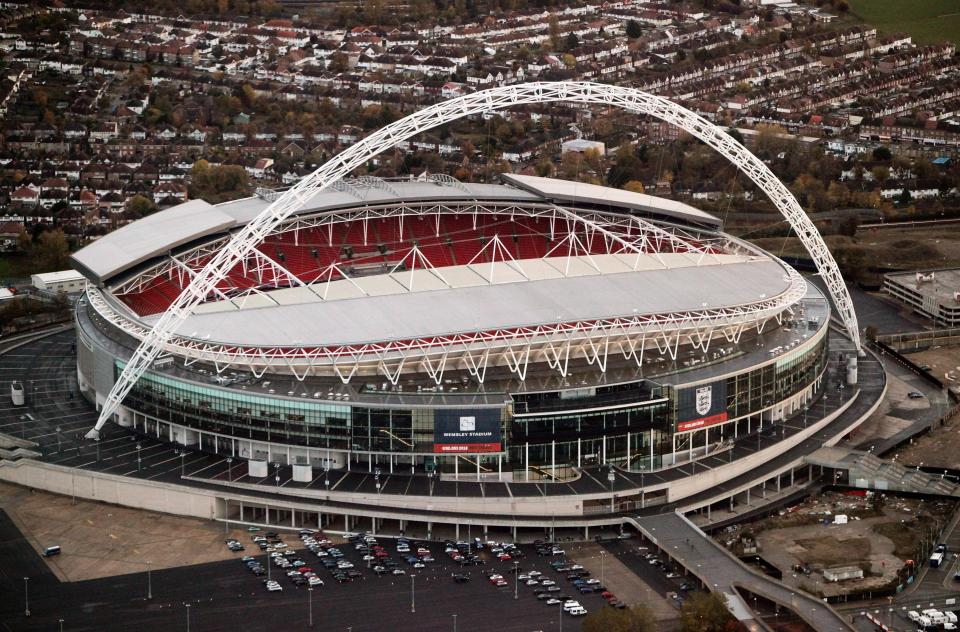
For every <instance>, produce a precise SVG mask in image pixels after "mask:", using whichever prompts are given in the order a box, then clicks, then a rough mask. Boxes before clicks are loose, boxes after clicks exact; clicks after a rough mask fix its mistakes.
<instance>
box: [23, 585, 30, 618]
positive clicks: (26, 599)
mask: <svg viewBox="0 0 960 632" xmlns="http://www.w3.org/2000/svg"><path fill="white" fill-rule="evenodd" d="M23 616H25V617H29V616H30V578H29V577H24V578H23Z"/></svg>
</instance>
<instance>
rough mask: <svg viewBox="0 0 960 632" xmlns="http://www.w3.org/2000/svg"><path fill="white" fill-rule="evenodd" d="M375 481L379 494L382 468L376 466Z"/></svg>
mask: <svg viewBox="0 0 960 632" xmlns="http://www.w3.org/2000/svg"><path fill="white" fill-rule="evenodd" d="M373 483H374V485H376V487H377V494H379V493H380V468H379V467H378V468H376V469H375V470H374V471H373Z"/></svg>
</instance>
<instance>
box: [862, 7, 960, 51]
mask: <svg viewBox="0 0 960 632" xmlns="http://www.w3.org/2000/svg"><path fill="white" fill-rule="evenodd" d="M848 2H849V4H850V7H851V9H852V11H853V13H854V14H855V15H856V16H857V17H859V18H861V19H862V20H863V21H864V22H867V23H868V24H871V25H873V26H875V27H877V29H878V30H880V31H881V32H883V33H895V32H898V31H903V32H906V33H909V34H910V36H911V37H913V41H914V42H916V43H918V44H934V43H938V42H947V41H950V42H953V43H955V44H960V3H958V2H957V0H848Z"/></svg>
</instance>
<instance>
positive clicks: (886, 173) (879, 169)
mask: <svg viewBox="0 0 960 632" xmlns="http://www.w3.org/2000/svg"><path fill="white" fill-rule="evenodd" d="M870 173H872V174H873V179H874V180H876V181H877V182H879V183H880V184H881V185H882V184H883V183H884V182H886V181H887V180H888V179H889V178H890V169H888V168H887V167H884V166H883V165H877V166H876V167H874V168H873V169H871V170H870Z"/></svg>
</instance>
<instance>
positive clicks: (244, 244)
mask: <svg viewBox="0 0 960 632" xmlns="http://www.w3.org/2000/svg"><path fill="white" fill-rule="evenodd" d="M549 102H568V103H579V104H596V105H602V106H608V107H618V108H622V109H624V110H627V111H629V112H634V113H637V114H642V115H649V116H653V117H655V118H658V119H661V120H663V121H666V122H668V123H671V124H673V125H676V126H677V127H679V128H681V129H683V130H684V131H686V132H687V133H689V134H691V135H692V136H694V137H696V138H697V139H699V140H701V141H702V142H704V143H705V144H707V145H709V146H710V147H713V148H714V149H715V150H717V151H718V152H719V153H720V154H721V155H723V156H724V157H725V158H727V159H728V160H729V161H730V162H732V163H733V164H735V165H736V166H737V168H738V170H739V171H742V172H743V173H744V174H745V175H746V176H747V177H749V178H750V179H751V180H752V181H753V182H754V183H755V184H756V185H757V186H758V187H759V188H760V189H761V190H763V191H764V193H766V194H767V196H768V197H769V198H770V200H771V201H772V202H773V203H774V205H775V206H776V207H777V209H778V210H779V211H780V212H781V213H782V214H783V215H784V217H785V218H786V219H787V221H788V222H789V224H790V226H791V228H792V229H793V230H794V231H795V232H796V234H797V236H798V237H799V239H800V241H801V242H802V243H803V245H804V247H806V249H807V250H808V251H809V253H810V255H811V257H812V258H813V260H814V261H815V263H816V264H817V269H818V270H819V272H820V275H821V276H822V278H823V280H824V281H825V283H826V285H827V289H828V291H829V293H830V295H831V297H832V298H833V301H834V303H835V305H836V307H837V311H838V313H839V316H840V318H841V320H842V321H843V323H844V325H845V326H846V328H847V331H848V334H849V335H850V337H851V339H852V341H853V343H854V345H855V346H856V348H857V349H858V350H859V348H860V339H859V330H858V325H857V319H856V314H855V313H854V310H853V303H852V301H851V299H850V295H849V293H848V292H847V289H846V286H845V285H844V283H843V278H842V276H841V275H840V271H839V269H838V268H837V264H836V262H835V261H834V260H833V257H832V256H831V255H830V252H829V250H828V249H827V247H826V244H825V243H824V242H823V239H822V238H821V237H820V234H819V233H818V232H817V229H816V227H815V226H814V225H813V222H811V221H810V219H809V217H807V215H806V213H805V212H804V211H803V209H802V208H801V207H800V205H799V204H798V203H797V201H796V199H795V198H794V197H793V195H792V194H791V193H790V191H789V190H788V189H787V187H786V186H785V185H784V184H783V183H782V182H780V180H778V179H777V177H776V176H775V175H774V174H773V173H772V172H771V171H770V169H769V168H767V166H766V165H765V164H764V163H763V162H762V161H761V160H759V159H758V158H757V157H756V156H754V155H753V154H751V153H750V152H749V151H748V150H747V149H746V148H745V147H744V146H743V145H741V144H740V143H738V142H737V141H736V140H734V139H733V138H731V137H730V136H729V135H728V134H726V132H724V131H723V130H722V129H721V128H719V127H717V126H715V125H714V124H712V123H710V122H709V121H707V120H706V119H704V118H702V117H701V116H699V115H697V114H696V113H694V112H691V111H690V110H687V109H686V108H684V107H682V106H680V105H677V104H676V103H673V102H671V101H669V100H667V99H665V98H663V97H659V96H656V95H652V94H647V93H645V92H642V91H640V90H636V89H633V88H626V87H620V86H613V85H605V84H597V83H591V82H572V81H560V82H536V83H528V84H519V85H511V86H501V87H498V88H491V89H488V90H482V91H479V92H475V93H473V94H469V95H465V96H462V97H458V98H455V99H451V100H449V101H445V102H442V103H437V104H434V105H431V106H429V107H426V108H424V109H422V110H420V111H418V112H415V113H413V114H410V115H409V116H407V117H405V118H402V119H400V120H398V121H395V122H394V123H391V124H389V125H387V126H385V127H383V128H381V129H379V130H377V131H376V132H374V133H373V134H370V135H369V136H367V137H365V138H364V139H362V140H361V141H359V142H357V143H356V144H354V145H353V146H351V147H349V148H347V149H346V150H344V151H343V152H341V153H340V154H338V155H337V156H335V157H334V158H333V159H331V160H330V161H328V162H327V163H325V164H324V165H322V166H321V167H319V168H318V169H317V170H316V171H314V172H313V173H311V174H310V175H308V176H306V177H305V178H303V179H302V180H300V181H299V182H298V183H297V184H295V185H294V186H293V187H291V188H290V189H289V190H288V191H287V192H285V193H284V194H283V195H282V196H280V198H278V199H277V200H275V201H274V202H272V203H271V204H270V205H269V206H268V207H267V208H266V209H264V211H263V212H261V213H260V214H259V215H258V216H257V217H255V218H254V219H253V220H252V221H250V222H249V223H248V224H247V225H246V226H244V228H243V229H241V230H240V231H238V232H237V233H236V234H235V235H234V236H233V237H232V238H231V239H230V241H229V242H228V243H227V244H226V245H225V246H224V247H223V248H222V249H220V250H219V251H218V252H217V253H216V254H215V255H214V256H213V257H212V258H211V259H210V260H209V261H208V262H207V264H206V265H205V266H204V268H203V269H202V270H201V271H200V272H199V273H198V274H197V275H195V276H194V277H193V278H192V280H191V281H190V284H189V285H188V286H187V287H186V288H185V289H184V290H183V291H182V292H181V293H180V295H179V296H178V297H177V299H176V300H175V301H174V302H173V303H172V304H171V305H170V307H169V308H168V309H167V311H166V312H164V313H163V315H162V316H161V317H160V319H159V320H158V321H157V323H156V324H155V325H154V327H153V329H152V330H151V331H150V333H149V335H147V336H145V337H144V338H143V340H142V342H141V343H140V345H139V346H138V347H137V350H136V351H135V352H134V354H133V356H132V357H131V358H130V361H129V362H128V363H127V364H126V366H125V367H124V369H123V372H122V373H121V375H120V377H119V379H118V380H117V382H116V383H115V384H114V386H113V388H112V389H111V390H110V393H109V394H108V395H107V398H106V400H105V401H104V404H103V407H102V408H101V411H100V416H99V418H98V419H97V423H96V425H95V427H94V428H93V429H92V430H91V431H90V432H89V433H88V436H89V437H91V438H92V437H96V436H98V434H99V429H100V428H102V427H103V424H104V423H106V421H107V420H108V419H110V418H111V417H112V416H113V414H114V413H115V412H116V411H117V408H118V407H119V406H120V404H121V403H122V402H123V399H124V398H125V397H126V396H127V394H128V393H129V392H130V389H132V388H133V386H134V384H135V383H136V382H137V380H138V379H139V378H140V376H141V375H143V373H144V372H145V371H146V370H147V369H148V368H149V367H150V365H151V364H152V363H153V361H154V360H155V359H156V358H157V356H158V355H159V354H160V353H161V352H162V350H163V349H164V347H165V346H166V345H167V343H169V342H170V340H171V338H172V337H173V333H174V331H175V330H176V329H177V328H178V327H179V326H180V325H181V324H182V323H183V321H184V320H186V318H187V317H188V316H189V315H190V313H191V312H192V310H193V309H194V308H195V307H196V306H197V305H199V304H200V303H202V302H203V301H205V300H206V299H207V297H208V296H210V295H211V294H215V289H216V288H217V285H218V284H219V283H220V282H221V281H222V280H223V278H224V277H225V276H226V275H227V274H228V273H229V272H230V270H232V269H233V268H234V267H235V266H236V265H237V264H239V263H240V262H242V261H243V260H245V259H246V258H247V257H248V256H249V255H250V252H251V251H252V250H254V249H255V248H256V247H257V245H258V244H260V243H261V242H262V241H263V240H264V239H265V238H266V237H267V236H268V235H270V234H271V233H272V232H274V231H275V230H276V228H277V227H278V226H280V225H281V224H282V223H283V222H284V220H286V219H287V218H288V217H289V216H290V215H291V214H292V213H294V212H295V211H296V210H297V209H300V208H302V207H303V206H304V205H305V204H306V203H307V201H308V200H309V199H310V197H311V196H312V195H314V194H315V193H317V192H319V191H321V190H323V189H325V188H327V187H329V186H330V185H331V184H333V183H334V182H336V181H338V180H341V179H342V178H344V177H346V176H347V175H349V174H350V173H352V172H353V170H354V169H356V168H358V167H361V166H363V165H364V164H365V163H366V162H367V161H368V160H369V159H370V158H372V157H374V156H376V155H378V154H379V153H381V152H382V151H384V150H386V149H389V148H390V147H393V146H394V145H396V144H397V143H399V142H402V141H405V140H407V139H409V138H412V137H413V136H416V135H417V134H419V133H421V132H425V131H427V130H430V129H433V128H435V127H437V126H439V125H443V124H445V123H449V122H452V121H455V120H457V119H460V118H463V117H467V116H472V115H478V114H483V113H485V112H492V111H496V110H501V109H504V108H509V107H512V106H517V105H526V104H534V103H549ZM778 313H779V311H778ZM557 357H558V358H559V357H560V356H557ZM528 359H529V358H527V360H528ZM527 360H524V361H523V362H524V365H525V363H526V361H527ZM401 362H402V361H401ZM558 362H559V360H558ZM515 365H516V366H519V365H520V360H519V359H518V360H517V362H516V363H515ZM384 368H386V367H384Z"/></svg>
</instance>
